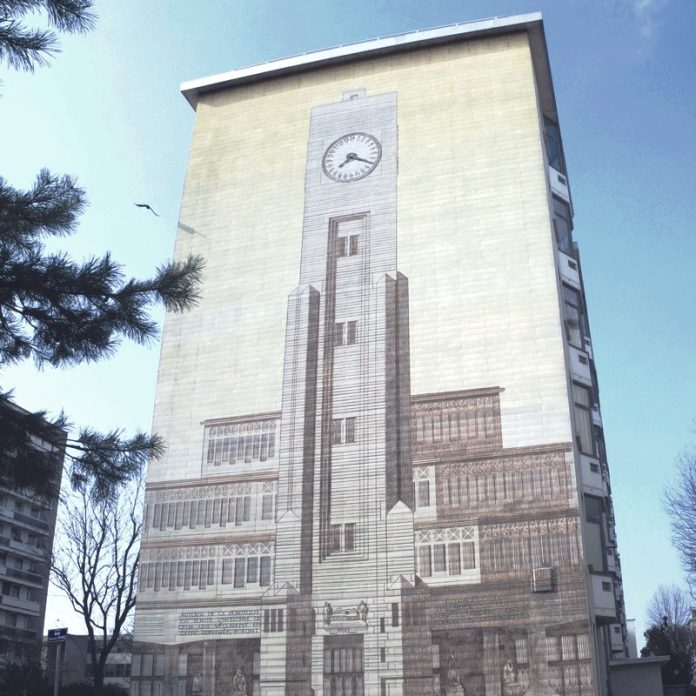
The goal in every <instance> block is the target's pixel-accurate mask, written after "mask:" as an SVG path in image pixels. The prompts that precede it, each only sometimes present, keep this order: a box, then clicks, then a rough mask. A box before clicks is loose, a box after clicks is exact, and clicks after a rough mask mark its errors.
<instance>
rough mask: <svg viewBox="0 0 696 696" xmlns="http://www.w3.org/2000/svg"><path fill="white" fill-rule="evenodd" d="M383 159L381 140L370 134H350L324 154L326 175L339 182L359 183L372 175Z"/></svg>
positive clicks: (332, 144) (336, 141)
mask: <svg viewBox="0 0 696 696" xmlns="http://www.w3.org/2000/svg"><path fill="white" fill-rule="evenodd" d="M381 158H382V146H381V145H380V144H379V140H377V138H374V137H373V136H371V135H369V134H368V133H348V135H344V136H342V137H340V138H339V139H338V140H334V142H332V143H331V145H329V147H328V148H327V149H326V152H325V153H324V159H323V160H322V167H323V169H324V174H326V176H328V177H329V178H330V179H333V180H334V181H339V182H346V183H347V182H349V181H357V180H358V179H364V178H365V177H366V176H368V175H369V174H371V173H372V172H373V171H374V170H375V167H376V166H377V165H378V164H379V161H380V159H381Z"/></svg>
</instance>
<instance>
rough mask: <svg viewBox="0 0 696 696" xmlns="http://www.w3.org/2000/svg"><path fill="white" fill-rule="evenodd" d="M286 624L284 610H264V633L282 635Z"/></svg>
mask: <svg viewBox="0 0 696 696" xmlns="http://www.w3.org/2000/svg"><path fill="white" fill-rule="evenodd" d="M283 623H284V611H283V609H264V612H263V632H264V633H282V631H283Z"/></svg>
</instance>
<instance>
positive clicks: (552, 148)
mask: <svg viewBox="0 0 696 696" xmlns="http://www.w3.org/2000/svg"><path fill="white" fill-rule="evenodd" d="M544 135H545V139H546V156H547V157H548V160H549V164H550V165H551V166H552V167H553V168H554V169H556V170H557V171H559V172H561V174H565V173H566V170H565V162H564V160H563V146H562V145H561V133H560V131H559V130H558V126H557V125H556V124H555V123H554V122H553V121H552V120H551V119H550V118H548V116H544Z"/></svg>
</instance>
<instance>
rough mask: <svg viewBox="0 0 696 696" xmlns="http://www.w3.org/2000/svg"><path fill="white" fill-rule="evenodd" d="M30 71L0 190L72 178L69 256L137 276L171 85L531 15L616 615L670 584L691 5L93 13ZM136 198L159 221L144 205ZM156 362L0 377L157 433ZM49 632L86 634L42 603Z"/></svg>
mask: <svg viewBox="0 0 696 696" xmlns="http://www.w3.org/2000/svg"><path fill="white" fill-rule="evenodd" d="M96 9H97V12H98V14H99V21H98V24H97V27H96V30H95V31H94V32H92V33H91V34H88V35H85V36H68V37H63V39H62V48H63V51H62V53H61V54H59V55H58V56H57V57H56V58H55V60H54V61H53V64H52V66H51V67H50V68H42V69H39V70H38V71H37V72H36V74H34V75H29V74H26V73H13V72H10V71H7V70H5V69H4V66H3V69H2V72H3V74H2V75H1V76H0V78H1V79H2V82H3V84H2V87H1V88H0V93H1V94H2V98H1V99H0V128H2V132H3V134H4V137H3V144H2V148H1V149H0V170H1V172H2V175H3V176H5V177H6V178H8V179H9V181H10V182H11V183H13V184H14V185H16V186H25V187H26V186H29V185H30V184H31V182H32V180H33V178H34V176H35V174H36V172H37V171H38V170H39V169H40V168H41V167H49V168H50V169H51V170H53V171H54V172H56V173H71V174H75V175H77V176H78V178H79V181H80V183H81V184H82V185H83V186H84V187H85V188H86V189H87V192H88V195H89V200H90V207H89V208H88V210H87V212H86V213H85V215H84V217H83V220H82V224H81V226H80V229H79V231H78V232H77V233H76V234H75V235H74V236H73V237H72V238H70V239H67V240H61V246H62V247H63V248H66V249H67V250H69V251H70V252H72V253H73V254H75V255H76V256H78V257H85V256H89V255H91V254H99V253H102V252H103V251H105V250H107V249H109V250H111V252H112V253H113V255H114V257H115V258H116V259H118V260H119V261H121V262H122V263H124V264H125V266H126V268H127V271H128V272H129V273H131V274H134V275H141V276H142V275H147V274H148V273H150V272H151V271H152V269H153V268H154V267H155V266H157V265H158V264H159V263H161V262H163V261H164V260H165V259H166V258H168V256H169V255H170V254H171V251H172V248H173V243H174V234H175V229H176V221H177V215H178V206H179V198H180V194H181V188H182V184H183V177H184V173H185V167H186V158H187V155H188V146H189V141H190V134H191V127H192V123H193V118H194V113H193V111H192V110H191V108H190V107H189V106H188V104H187V103H186V101H185V100H184V99H183V97H181V95H180V94H179V91H178V88H179V84H180V83H181V82H183V81H186V80H190V79H194V78H198V77H203V76H206V75H211V74H215V73H220V72H225V71H228V70H231V69H235V68H240V67H244V66H247V65H251V64H255V63H260V62H264V61H267V60H272V59H275V58H281V57H285V56H288V55H294V54H298V53H304V52H307V51H312V50H317V49H321V48H327V47H329V46H333V45H337V44H342V43H350V42H354V41H360V40H365V39H370V38H374V37H376V36H385V35H389V34H394V33H399V32H404V31H411V30H415V29H420V28H427V27H432V26H438V25H443V24H451V23H454V22H465V21H471V20H475V19H482V18H485V17H490V16H500V15H511V14H520V13H526V12H531V11H536V10H540V11H542V12H543V14H544V22H545V29H546V34H547V41H548V46H549V53H550V59H551V65H552V69H553V76H554V84H555V89H556V97H557V101H558V109H559V114H560V121H561V128H562V132H563V139H564V146H565V151H566V158H567V160H568V169H569V178H570V184H571V190H572V195H573V200H574V205H575V212H576V215H575V236H576V239H577V240H578V242H579V244H580V251H581V255H582V261H583V272H584V277H585V286H586V293H587V300H588V305H589V313H590V323H591V329H592V336H593V344H594V347H595V357H596V360H597V367H598V374H599V383H600V389H601V399H602V412H603V418H604V424H605V431H606V440H607V449H608V455H609V463H610V467H611V471H612V487H613V493H614V502H615V510H616V516H617V526H618V535H619V550H620V553H621V561H622V568H623V572H624V581H625V592H626V600H627V610H628V615H629V616H631V617H636V618H637V619H638V620H639V630H641V631H642V627H643V625H642V617H643V613H644V610H645V606H646V604H647V603H648V601H649V599H650V597H651V595H652V593H653V592H654V590H655V588H656V587H657V585H658V584H659V583H664V582H667V583H669V582H681V577H682V574H681V569H680V566H679V561H678V558H677V556H676V553H675V552H674V551H673V550H672V548H671V545H670V541H669V537H670V531H669V523H668V520H667V518H666V515H665V513H664V512H663V509H662V504H661V495H662V491H663V489H664V487H665V484H666V483H667V482H668V481H669V480H670V477H672V476H673V471H674V461H675V458H676V457H677V455H678V454H679V452H680V451H681V450H682V449H683V448H684V447H686V446H687V445H689V444H693V443H694V441H695V440H696V361H694V346H696V327H695V324H696V321H695V317H696V312H695V311H694V306H695V305H696V289H695V288H696V282H695V279H696V274H695V273H694V269H693V260H694V258H696V234H695V232H696V231H695V230H694V222H695V220H696V214H695V212H694V198H695V197H694V182H695V181H696V164H695V163H696V124H695V123H694V121H695V119H696V96H695V95H696V84H695V83H696V77H695V76H696V48H695V47H694V46H695V45H696V44H694V41H693V36H694V35H696V5H694V4H693V2H691V0H604V1H603V2H594V1H592V0H577V1H576V2H566V1H564V0H545V1H536V2H522V1H517V0H487V1H482V0H468V1H464V0H461V1H460V2H445V1H438V0H431V1H430V2H423V1H422V0H401V1H400V2H396V1H394V0H392V1H385V0H383V1H381V2H380V1H378V0H372V1H368V0H352V1H350V2H344V1H343V0H333V1H332V0H323V1H319V0H315V1H314V2H312V1H310V0H294V1H293V0H227V1H226V2H220V1H219V0H215V1H214V0H199V2H197V3H190V2H183V1H182V0H171V1H170V2H163V1H162V0H159V1H157V0H156V1H155V2H152V3H142V2H138V1H136V0H120V2H118V3H107V2H99V1H98V2H97V8H96ZM143 201H145V202H148V203H150V204H151V205H152V206H153V207H154V209H155V210H156V211H157V212H158V213H159V214H160V216H161V217H159V218H156V217H154V216H152V215H151V214H150V213H148V212H147V211H144V210H141V209H139V208H136V207H135V206H134V205H133V204H134V203H136V202H143ZM157 356H158V346H157V345H153V346H150V347H148V348H143V347H140V346H134V345H132V344H124V345H123V347H122V349H121V350H120V352H119V354H118V356H117V357H116V358H115V359H114V360H112V361H109V362H105V363H101V364H98V365H93V366H88V367H81V368H79V369H73V370H50V369H45V370H43V371H42V372H41V373H37V372H36V371H35V370H34V368H33V366H31V365H22V366H20V367H17V368H12V369H10V370H6V371H5V373H4V374H3V375H1V376H0V380H1V381H2V384H3V386H5V387H9V386H14V388H15V397H16V400H17V401H18V402H19V403H20V404H22V405H23V406H25V407H27V408H42V407H44V408H49V409H50V410H52V411H53V412H55V413H57V412H59V411H60V410H61V409H65V411H66V412H67V414H68V415H69V416H70V417H71V418H72V420H73V421H74V422H75V423H76V424H84V425H86V424H90V425H93V426H95V427H99V428H103V429H107V428H109V429H110V428H112V427H115V426H119V427H124V428H126V429H129V430H132V429H135V428H137V427H140V428H145V429H147V428H148V427H149V424H150V419H151V414H152V405H153V397H154V386H155V379H156V370H157ZM50 592H51V595H52V596H51V598H50V604H49V611H48V615H47V624H48V625H49V626H54V625H56V623H61V624H68V625H70V627H71V630H76V631H77V630H80V625H79V620H78V621H76V620H75V619H74V617H71V616H70V613H69V611H68V609H67V608H66V607H65V605H64V604H61V603H60V601H59V600H58V597H56V596H55V594H56V592H57V591H56V590H54V589H52V590H51V591H50Z"/></svg>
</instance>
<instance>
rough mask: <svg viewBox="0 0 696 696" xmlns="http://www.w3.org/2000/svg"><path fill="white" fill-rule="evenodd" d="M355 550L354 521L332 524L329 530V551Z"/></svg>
mask: <svg viewBox="0 0 696 696" xmlns="http://www.w3.org/2000/svg"><path fill="white" fill-rule="evenodd" d="M340 551H355V523H354V522H347V523H346V524H332V525H331V529H330V531H329V553H338V552H340Z"/></svg>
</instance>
